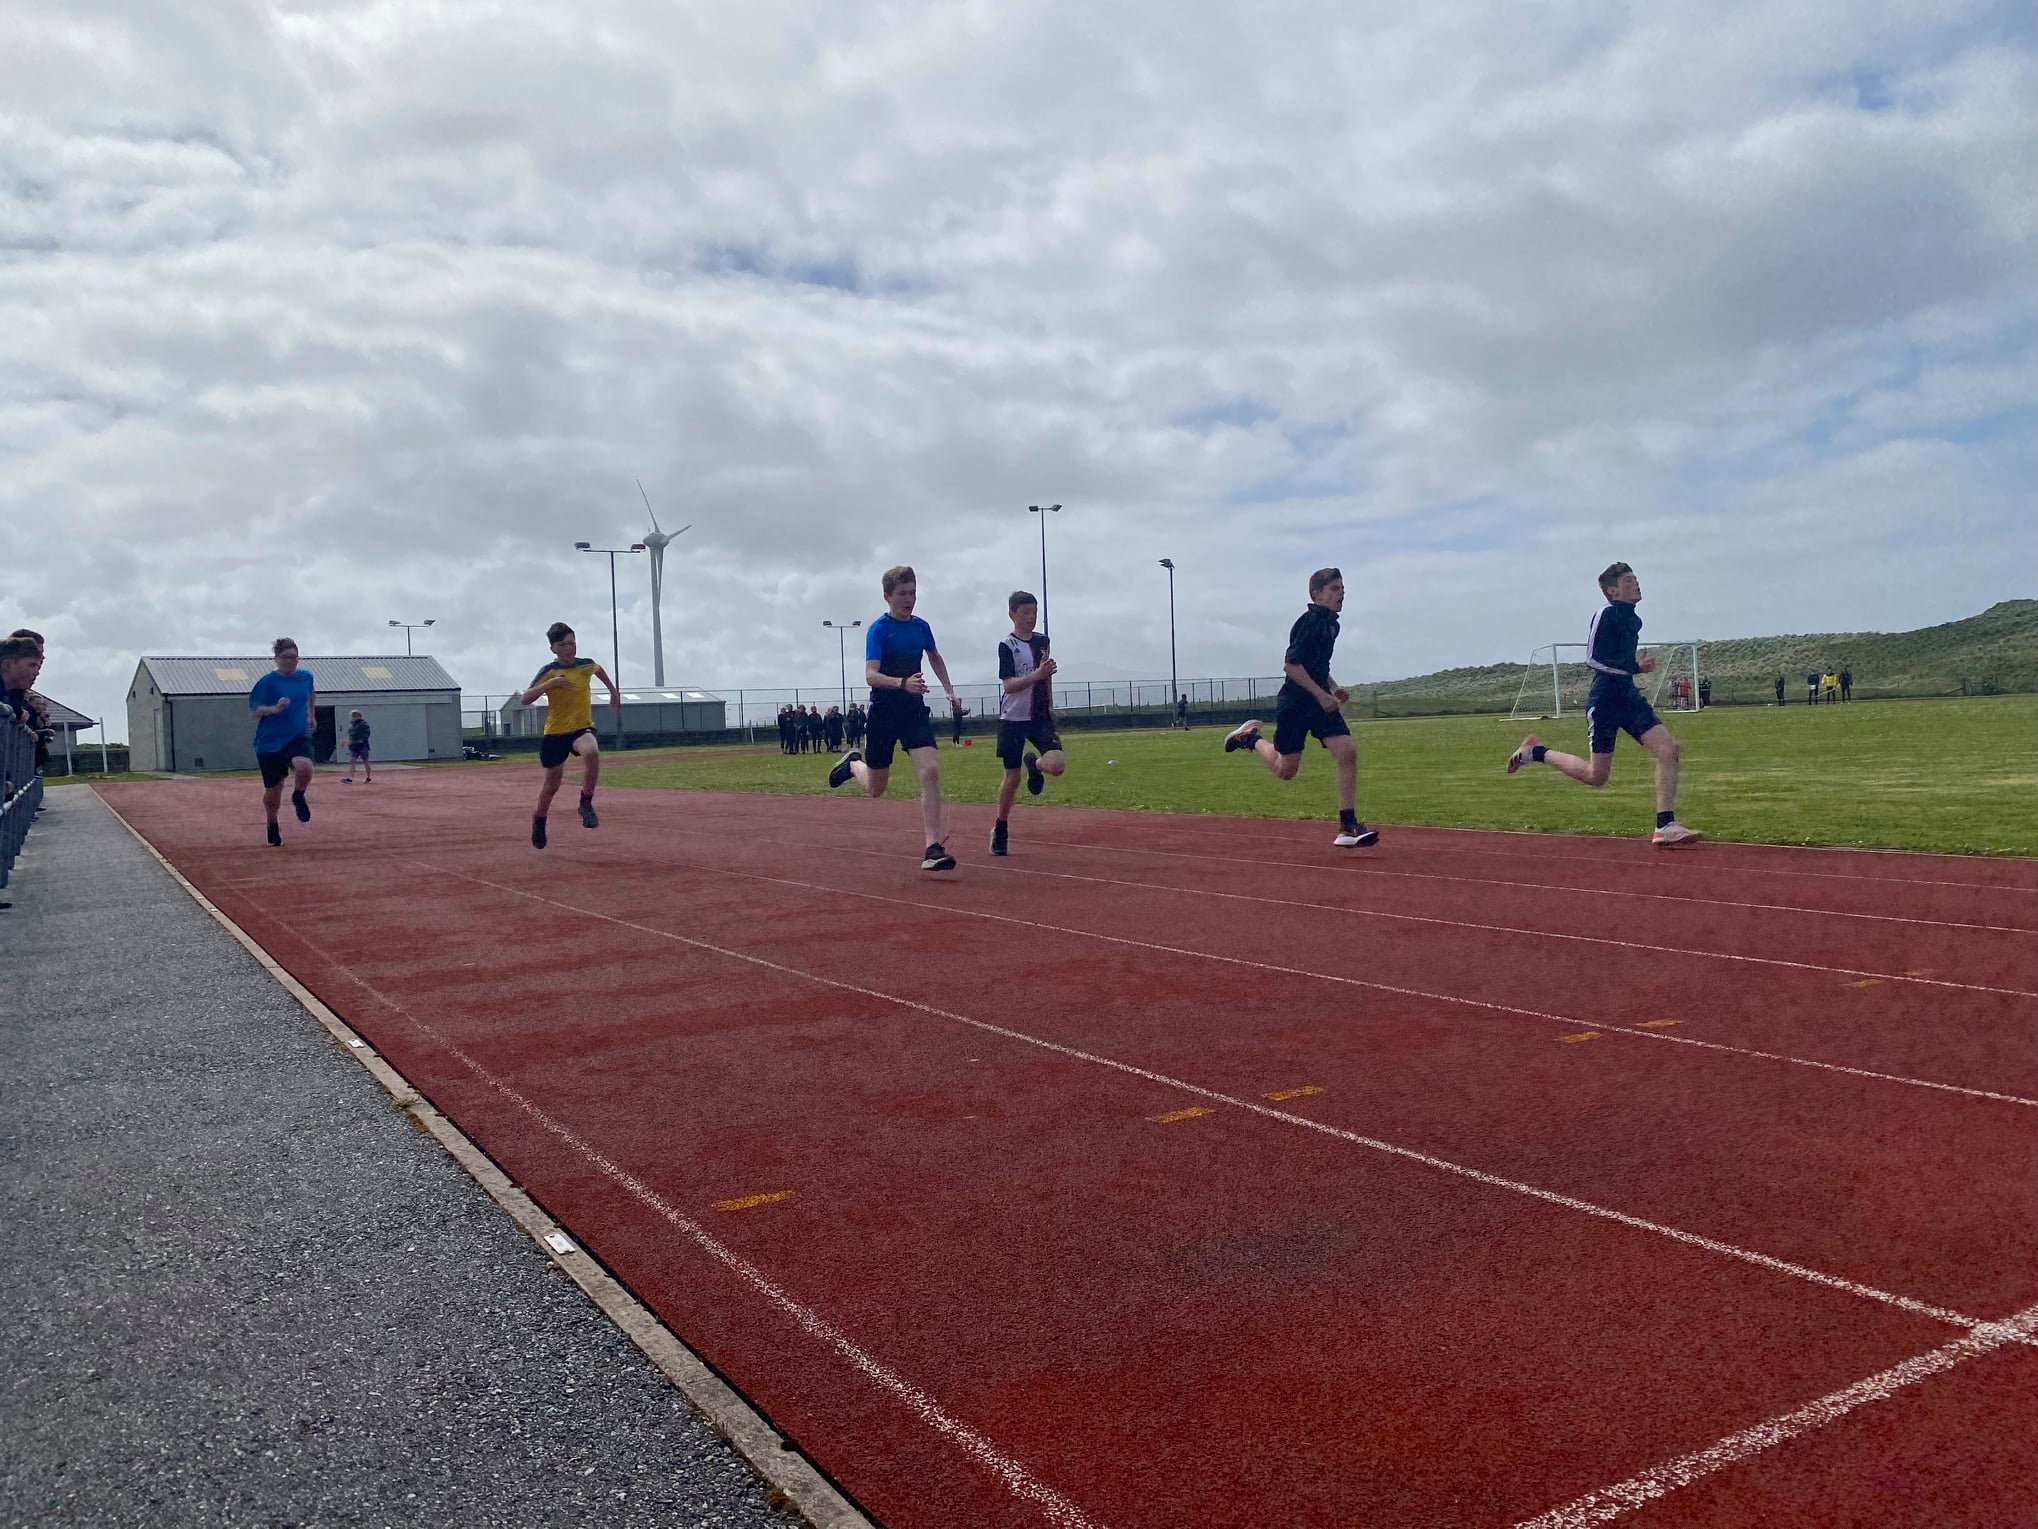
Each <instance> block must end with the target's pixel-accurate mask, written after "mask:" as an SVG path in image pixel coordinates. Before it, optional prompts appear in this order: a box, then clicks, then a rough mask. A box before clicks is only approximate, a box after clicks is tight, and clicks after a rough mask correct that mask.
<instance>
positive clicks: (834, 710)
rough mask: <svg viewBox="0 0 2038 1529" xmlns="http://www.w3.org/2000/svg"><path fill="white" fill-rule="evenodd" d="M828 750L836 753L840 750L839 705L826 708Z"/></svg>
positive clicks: (840, 726) (840, 721) (840, 723)
mask: <svg viewBox="0 0 2038 1529" xmlns="http://www.w3.org/2000/svg"><path fill="white" fill-rule="evenodd" d="M828 750H829V752H830V753H838V754H839V753H840V752H841V751H842V708H841V707H839V706H831V707H829V708H828Z"/></svg>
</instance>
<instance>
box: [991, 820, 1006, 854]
mask: <svg viewBox="0 0 2038 1529" xmlns="http://www.w3.org/2000/svg"><path fill="white" fill-rule="evenodd" d="M991 853H992V854H994V855H1002V854H1004V853H1005V824H1004V823H1002V822H998V823H993V824H992V825H991Z"/></svg>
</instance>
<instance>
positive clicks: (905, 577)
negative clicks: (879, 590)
mask: <svg viewBox="0 0 2038 1529" xmlns="http://www.w3.org/2000/svg"><path fill="white" fill-rule="evenodd" d="M919 582H920V580H919V579H918V578H917V577H916V576H915V575H914V573H913V568H912V565H911V564H909V563H901V564H899V566H898V567H896V568H887V569H886V570H885V598H886V599H887V600H889V599H891V597H892V591H893V590H895V589H897V588H898V587H899V586H900V585H901V584H915V585H917V584H918V583H919Z"/></svg>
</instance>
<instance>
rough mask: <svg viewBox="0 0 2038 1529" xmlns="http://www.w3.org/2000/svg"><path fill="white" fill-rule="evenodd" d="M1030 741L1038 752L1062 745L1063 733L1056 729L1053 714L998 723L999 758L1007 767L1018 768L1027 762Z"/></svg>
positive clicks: (1010, 768)
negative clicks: (1020, 720)
mask: <svg viewBox="0 0 2038 1529" xmlns="http://www.w3.org/2000/svg"><path fill="white" fill-rule="evenodd" d="M1029 743H1030V744H1032V745H1033V752H1034V753H1036V754H1045V753H1048V752H1050V751H1051V750H1054V749H1058V748H1060V747H1061V734H1060V733H1058V732H1056V731H1055V728H1054V718H1053V716H1052V715H1049V716H1045V717H1035V718H1033V719H1032V720H1031V721H1028V722H1000V723H999V724H998V758H999V759H1000V760H1001V761H1003V763H1004V766H1005V768H1006V769H1008V770H1016V769H1018V768H1019V767H1020V766H1021V765H1022V764H1024V763H1025V762H1026V745H1027V744H1029Z"/></svg>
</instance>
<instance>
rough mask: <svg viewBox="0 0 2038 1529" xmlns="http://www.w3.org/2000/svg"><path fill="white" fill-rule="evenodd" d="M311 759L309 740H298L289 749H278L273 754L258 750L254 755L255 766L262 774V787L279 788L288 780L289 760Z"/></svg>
mask: <svg viewBox="0 0 2038 1529" xmlns="http://www.w3.org/2000/svg"><path fill="white" fill-rule="evenodd" d="M311 757H312V753H311V740H310V739H309V738H300V739H298V740H297V741H296V742H295V743H293V744H291V745H290V746H289V747H287V748H281V749H278V750H277V751H276V752H275V753H273V754H264V753H262V752H260V751H259V750H258V751H257V752H256V754H255V764H256V765H257V767H259V768H260V770H261V772H262V784H263V785H265V786H280V785H282V784H283V782H284V781H286V780H288V779H289V778H290V761H291V760H293V759H310V758H311Z"/></svg>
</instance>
